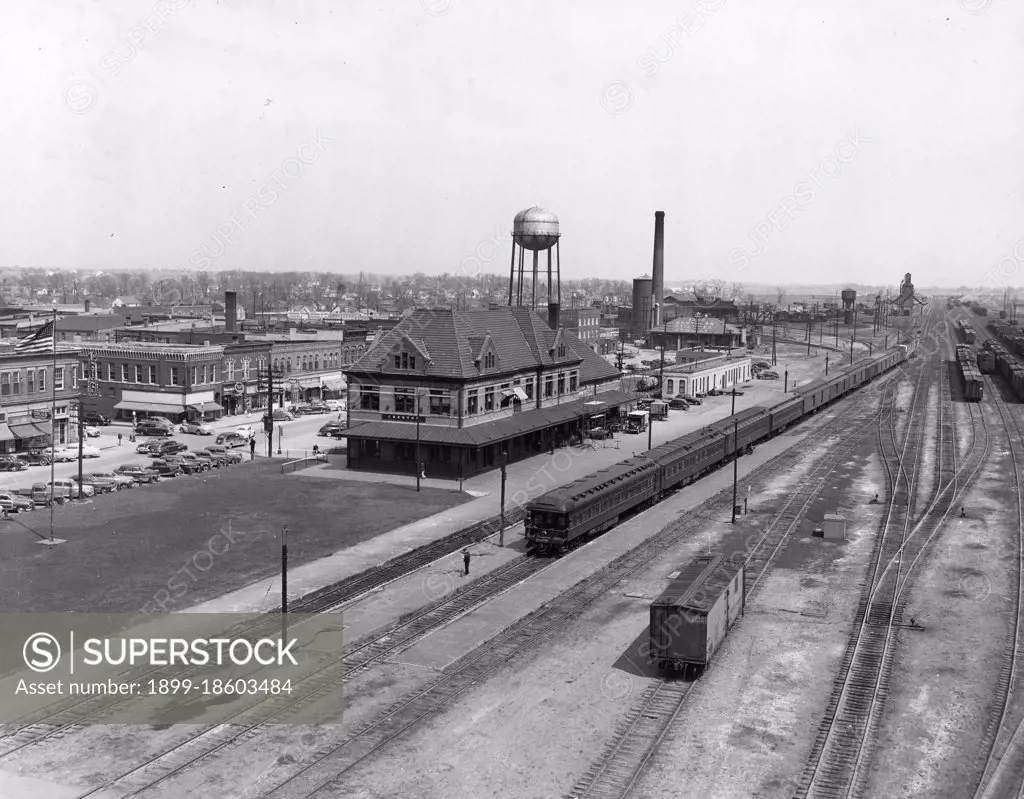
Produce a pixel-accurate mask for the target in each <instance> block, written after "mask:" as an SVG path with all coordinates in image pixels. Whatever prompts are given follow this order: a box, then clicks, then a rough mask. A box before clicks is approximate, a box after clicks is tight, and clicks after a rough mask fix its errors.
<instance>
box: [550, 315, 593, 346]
mask: <svg viewBox="0 0 1024 799" xmlns="http://www.w3.org/2000/svg"><path fill="white" fill-rule="evenodd" d="M558 321H559V323H560V324H561V325H562V327H564V328H565V329H566V330H568V331H569V332H570V333H572V334H573V335H574V336H576V338H578V339H579V340H580V341H582V342H583V343H584V344H586V345H587V346H588V347H590V348H591V349H592V350H595V351H596V350H597V346H598V342H599V341H600V339H601V311H600V309H598V308H562V309H561V310H560V311H559V313H558Z"/></svg>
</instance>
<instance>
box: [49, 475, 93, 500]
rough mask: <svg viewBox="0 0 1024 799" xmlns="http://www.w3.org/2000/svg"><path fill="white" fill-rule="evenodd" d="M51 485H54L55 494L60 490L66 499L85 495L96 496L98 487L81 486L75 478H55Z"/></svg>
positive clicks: (80, 497)
mask: <svg viewBox="0 0 1024 799" xmlns="http://www.w3.org/2000/svg"><path fill="white" fill-rule="evenodd" d="M49 485H52V486H53V493H54V496H56V495H57V493H58V492H60V494H61V495H62V496H63V497H64V498H65V499H82V498H83V497H94V496H96V489H95V488H93V487H92V486H91V485H83V486H79V485H78V483H77V482H76V481H74V480H54V481H52V482H51V483H49Z"/></svg>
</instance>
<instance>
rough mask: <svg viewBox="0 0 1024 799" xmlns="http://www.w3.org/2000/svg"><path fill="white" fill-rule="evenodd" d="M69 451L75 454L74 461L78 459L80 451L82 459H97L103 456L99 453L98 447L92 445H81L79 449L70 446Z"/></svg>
mask: <svg viewBox="0 0 1024 799" xmlns="http://www.w3.org/2000/svg"><path fill="white" fill-rule="evenodd" d="M71 450H72V451H73V452H74V453H75V459H77V458H78V453H79V451H81V453H82V457H83V458H98V457H99V456H100V455H102V454H103V453H102V452H100V448H99V447H94V446H93V445H92V444H82V446H81V449H79V447H76V446H75V445H74V444H72V445H71Z"/></svg>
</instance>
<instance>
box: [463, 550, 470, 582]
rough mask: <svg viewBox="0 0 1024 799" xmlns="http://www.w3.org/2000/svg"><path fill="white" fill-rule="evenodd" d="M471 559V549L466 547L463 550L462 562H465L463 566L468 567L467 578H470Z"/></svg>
mask: <svg viewBox="0 0 1024 799" xmlns="http://www.w3.org/2000/svg"><path fill="white" fill-rule="evenodd" d="M469 558H470V554H469V547H466V548H465V549H464V550H462V562H463V564H464V565H465V567H466V574H465V576H466V577H469Z"/></svg>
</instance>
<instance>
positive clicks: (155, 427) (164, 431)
mask: <svg viewBox="0 0 1024 799" xmlns="http://www.w3.org/2000/svg"><path fill="white" fill-rule="evenodd" d="M135 435H137V436H165V437H166V436H173V435H174V428H173V427H169V426H166V425H162V424H152V423H149V422H139V423H138V424H137V425H135Z"/></svg>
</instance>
